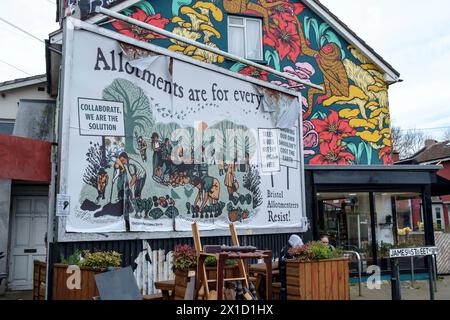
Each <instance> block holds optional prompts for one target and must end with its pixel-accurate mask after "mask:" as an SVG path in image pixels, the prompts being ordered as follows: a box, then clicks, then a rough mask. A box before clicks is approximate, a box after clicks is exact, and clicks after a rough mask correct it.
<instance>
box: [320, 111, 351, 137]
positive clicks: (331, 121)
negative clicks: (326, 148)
mask: <svg viewBox="0 0 450 320" xmlns="http://www.w3.org/2000/svg"><path fill="white" fill-rule="evenodd" d="M311 122H312V123H313V124H314V127H316V130H317V132H318V133H319V137H320V140H322V141H327V142H329V141H332V140H333V139H334V140H336V141H339V140H342V139H343V138H347V137H352V136H354V135H355V134H356V130H355V129H353V128H352V127H350V125H349V121H348V120H346V119H340V118H339V114H338V113H337V112H336V111H334V110H331V111H330V114H329V115H328V117H326V118H325V119H323V120H319V119H314V120H311Z"/></svg>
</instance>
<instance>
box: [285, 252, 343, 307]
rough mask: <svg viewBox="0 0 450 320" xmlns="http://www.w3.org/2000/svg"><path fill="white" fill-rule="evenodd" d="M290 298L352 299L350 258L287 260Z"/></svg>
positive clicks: (288, 294)
mask: <svg viewBox="0 0 450 320" xmlns="http://www.w3.org/2000/svg"><path fill="white" fill-rule="evenodd" d="M286 283H287V299H288V300H350V291H349V290H350V289H349V269H348V259H347V258H342V259H332V260H319V261H312V262H298V261H296V260H287V261H286Z"/></svg>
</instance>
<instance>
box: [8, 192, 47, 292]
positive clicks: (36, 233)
mask: <svg viewBox="0 0 450 320" xmlns="http://www.w3.org/2000/svg"><path fill="white" fill-rule="evenodd" d="M12 203H13V205H12V217H11V226H12V230H11V241H10V243H11V244H10V246H11V247H10V251H9V252H10V256H9V279H8V288H9V289H10V290H31V289H32V288H33V261H34V260H40V261H44V262H45V260H46V254H47V252H46V251H47V250H46V244H45V235H46V232H47V219H48V197H45V196H34V197H31V196H28V197H25V196H20V197H13V198H12Z"/></svg>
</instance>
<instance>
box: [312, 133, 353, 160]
mask: <svg viewBox="0 0 450 320" xmlns="http://www.w3.org/2000/svg"><path fill="white" fill-rule="evenodd" d="M345 149H346V147H345V146H341V145H338V141H337V140H335V139H333V140H332V141H329V142H328V141H324V142H322V143H321V144H320V151H319V153H318V154H317V155H315V156H314V157H313V158H311V160H309V164H315V165H348V164H350V163H351V162H352V161H355V156H354V155H353V154H351V153H350V152H345V151H344V150H345Z"/></svg>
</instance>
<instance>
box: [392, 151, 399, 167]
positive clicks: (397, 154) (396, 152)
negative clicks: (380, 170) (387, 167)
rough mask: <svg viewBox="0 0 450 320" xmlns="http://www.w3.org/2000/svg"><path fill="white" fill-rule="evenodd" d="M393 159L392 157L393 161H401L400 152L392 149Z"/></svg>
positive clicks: (394, 162)
mask: <svg viewBox="0 0 450 320" xmlns="http://www.w3.org/2000/svg"><path fill="white" fill-rule="evenodd" d="M391 159H392V163H393V164H396V163H397V162H399V161H400V153H399V152H398V151H396V150H394V151H392V156H391Z"/></svg>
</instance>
